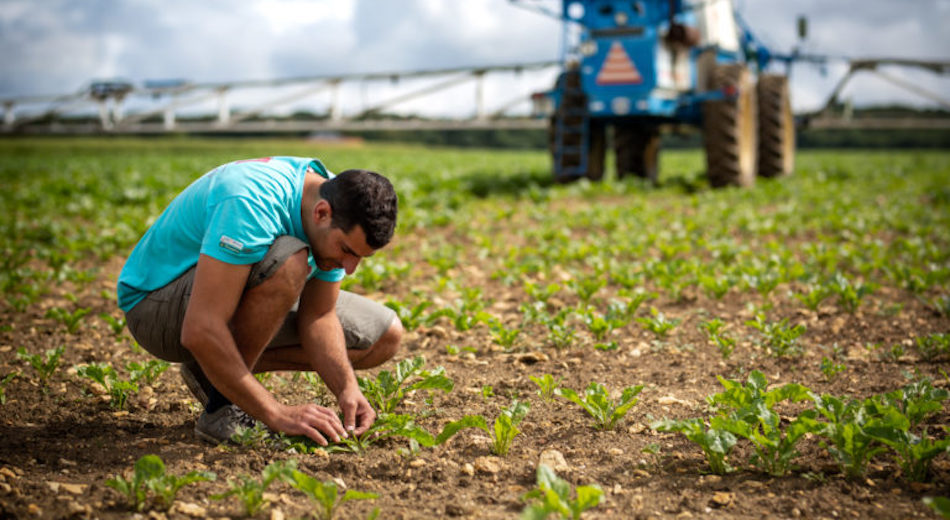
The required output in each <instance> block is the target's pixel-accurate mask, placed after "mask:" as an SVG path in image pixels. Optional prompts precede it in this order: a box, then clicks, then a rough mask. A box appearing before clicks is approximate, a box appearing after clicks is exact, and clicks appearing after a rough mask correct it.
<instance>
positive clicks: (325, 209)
mask: <svg viewBox="0 0 950 520" xmlns="http://www.w3.org/2000/svg"><path fill="white" fill-rule="evenodd" d="M332 217H333V208H331V207H330V203H329V202H327V201H326V199H320V200H318V201H317V203H316V204H314V206H313V221H314V222H315V223H317V224H322V223H324V222H325V223H330V219H331V218H332Z"/></svg>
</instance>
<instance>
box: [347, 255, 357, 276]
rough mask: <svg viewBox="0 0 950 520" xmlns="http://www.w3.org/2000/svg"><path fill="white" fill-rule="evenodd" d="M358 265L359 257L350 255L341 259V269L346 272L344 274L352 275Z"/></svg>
mask: <svg viewBox="0 0 950 520" xmlns="http://www.w3.org/2000/svg"><path fill="white" fill-rule="evenodd" d="M358 265H360V257H358V256H351V255H346V256H345V257H343V269H345V270H346V274H353V271H356V266H358Z"/></svg>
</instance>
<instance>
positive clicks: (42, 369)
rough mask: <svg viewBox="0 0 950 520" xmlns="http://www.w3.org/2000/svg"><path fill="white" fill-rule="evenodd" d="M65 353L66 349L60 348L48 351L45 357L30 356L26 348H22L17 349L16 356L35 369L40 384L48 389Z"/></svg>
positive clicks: (38, 355)
mask: <svg viewBox="0 0 950 520" xmlns="http://www.w3.org/2000/svg"><path fill="white" fill-rule="evenodd" d="M65 351H66V347H63V346H60V347H56V348H51V349H48V350H47V351H46V353H45V355H40V354H30V353H28V352H27V351H26V349H25V348H23V347H20V348H18V349H17V351H16V355H17V357H18V358H20V359H22V360H24V361H26V362H28V363H29V364H30V366H32V367H33V370H35V371H36V375H38V376H39V378H40V383H41V384H42V385H43V388H46V387H48V386H49V378H50V377H51V376H52V375H53V372H55V371H56V369H57V368H58V367H59V360H60V358H62V357H63V352H65Z"/></svg>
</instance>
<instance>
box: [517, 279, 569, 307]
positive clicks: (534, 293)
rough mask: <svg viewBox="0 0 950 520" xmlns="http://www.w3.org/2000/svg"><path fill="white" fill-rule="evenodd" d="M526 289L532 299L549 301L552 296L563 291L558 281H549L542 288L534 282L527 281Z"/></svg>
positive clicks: (543, 301)
mask: <svg viewBox="0 0 950 520" xmlns="http://www.w3.org/2000/svg"><path fill="white" fill-rule="evenodd" d="M524 291H525V292H526V293H527V294H528V296H529V297H531V299H532V300H534V301H538V302H542V303H547V301H548V300H549V299H551V297H552V296H554V295H555V294H557V293H559V292H560V291H561V286H560V285H558V284H556V283H549V284H547V285H545V286H544V288H543V289H542V288H540V287H539V286H537V285H535V284H534V283H533V282H525V284H524Z"/></svg>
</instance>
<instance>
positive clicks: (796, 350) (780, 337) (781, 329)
mask: <svg viewBox="0 0 950 520" xmlns="http://www.w3.org/2000/svg"><path fill="white" fill-rule="evenodd" d="M746 325H748V326H750V327H752V328H754V329H756V330H758V331H759V332H761V333H762V340H763V344H764V345H765V347H766V348H767V349H768V351H769V352H770V353H771V354H772V355H773V356H775V357H794V356H800V355H802V354H803V351H802V347H801V345H799V344H798V338H799V336H801V335H802V334H804V333H805V326H804V325H801V324H798V325H795V326H794V327H790V326H789V325H788V318H785V319H783V320H782V321H780V322H777V323H771V322H766V321H765V317H764V316H763V315H762V314H757V315H756V316H755V320H749V321H746Z"/></svg>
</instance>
